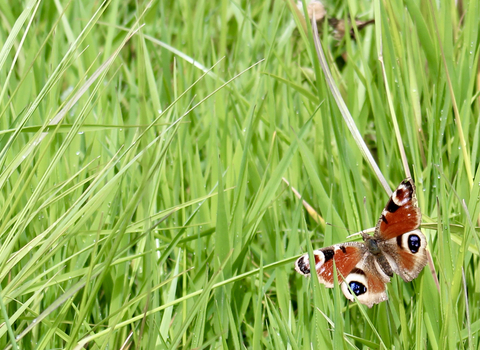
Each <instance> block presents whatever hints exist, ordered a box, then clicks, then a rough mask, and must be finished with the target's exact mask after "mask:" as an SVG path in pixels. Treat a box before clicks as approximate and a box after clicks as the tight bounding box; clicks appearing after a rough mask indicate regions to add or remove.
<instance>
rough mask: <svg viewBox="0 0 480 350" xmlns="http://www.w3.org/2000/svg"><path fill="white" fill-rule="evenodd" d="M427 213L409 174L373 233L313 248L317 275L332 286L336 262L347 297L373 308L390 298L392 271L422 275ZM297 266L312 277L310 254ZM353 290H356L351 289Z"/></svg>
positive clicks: (403, 275) (406, 278)
mask: <svg viewBox="0 0 480 350" xmlns="http://www.w3.org/2000/svg"><path fill="white" fill-rule="evenodd" d="M421 219H422V213H421V212H420V208H418V206H417V198H416V194H415V184H414V183H413V180H412V179H411V178H407V179H405V180H403V181H402V183H400V185H398V187H397V189H396V190H395V191H394V192H393V194H392V196H391V197H390V199H389V201H388V202H387V205H386V206H385V209H383V211H382V215H381V216H380V219H379V220H378V222H377V225H376V226H375V233H374V235H373V237H372V236H371V235H369V234H367V233H365V232H362V237H363V241H364V242H363V243H362V242H348V243H341V244H335V245H333V246H330V247H325V248H322V249H317V250H314V251H313V257H314V258H315V264H314V268H315V270H316V273H317V276H318V280H319V281H320V283H323V284H324V285H325V286H326V287H327V288H333V285H334V284H333V278H334V273H333V262H334V261H335V266H336V267H337V276H338V279H339V283H340V286H341V289H342V292H343V294H344V295H345V297H346V298H347V299H349V300H351V301H353V300H354V297H353V294H355V295H356V297H357V299H358V301H359V302H360V303H362V304H365V305H367V306H368V307H372V306H373V304H378V303H380V302H382V301H385V300H387V299H388V297H387V293H386V292H385V288H386V286H385V283H388V282H390V278H391V277H392V276H393V273H396V274H397V275H399V276H400V277H401V278H402V279H403V280H404V281H405V282H410V281H411V280H413V279H414V278H416V277H417V276H418V274H419V273H420V272H421V271H422V269H423V268H424V267H425V265H426V264H427V259H428V258H427V250H426V248H427V240H426V238H425V236H424V235H423V233H422V232H421V231H420V230H419V229H418V228H419V226H420V222H421ZM295 270H296V271H297V272H298V273H300V274H302V275H304V276H309V275H310V271H311V264H310V261H309V256H308V254H304V255H302V256H301V257H300V258H298V260H297V261H296V262H295ZM352 293H353V294H352Z"/></svg>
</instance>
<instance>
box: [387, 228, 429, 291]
mask: <svg viewBox="0 0 480 350" xmlns="http://www.w3.org/2000/svg"><path fill="white" fill-rule="evenodd" d="M378 245H379V247H380V249H381V250H382V252H383V254H384V255H385V257H386V258H387V260H388V263H389V264H390V266H391V267H392V269H393V271H394V272H395V273H396V274H397V275H400V277H402V279H403V280H404V281H405V282H410V281H411V280H413V279H414V278H416V277H417V276H418V274H419V273H420V272H421V271H422V270H423V268H424V267H425V265H426V264H427V262H428V260H427V259H428V258H427V250H426V248H427V239H426V238H425V236H424V235H423V233H422V232H421V231H420V230H413V231H410V232H407V233H404V234H403V235H400V236H397V237H395V238H391V239H389V240H386V241H383V242H379V243H378Z"/></svg>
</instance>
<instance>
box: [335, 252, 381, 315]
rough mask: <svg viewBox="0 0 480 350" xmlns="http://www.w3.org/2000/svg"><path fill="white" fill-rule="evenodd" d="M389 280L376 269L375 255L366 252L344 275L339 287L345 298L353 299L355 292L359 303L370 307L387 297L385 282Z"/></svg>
mask: <svg viewBox="0 0 480 350" xmlns="http://www.w3.org/2000/svg"><path fill="white" fill-rule="evenodd" d="M389 281H390V278H389V277H388V276H387V275H385V274H384V273H383V272H382V271H379V270H378V269H377V267H376V264H375V257H374V256H373V255H371V254H367V255H366V256H365V258H364V259H362V260H361V261H360V262H359V263H358V264H357V266H355V268H354V269H353V270H352V271H351V272H350V274H349V275H348V276H346V277H345V281H344V283H342V286H341V287H342V292H343V294H344V295H345V297H346V298H347V299H349V300H352V301H353V300H354V297H353V294H355V295H356V297H357V299H358V301H359V302H360V303H362V304H365V305H367V306H368V307H372V306H373V304H378V303H380V302H382V301H385V300H387V299H388V297H387V293H386V292H385V283H386V282H389ZM352 293H353V294H352Z"/></svg>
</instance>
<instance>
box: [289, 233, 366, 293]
mask: <svg viewBox="0 0 480 350" xmlns="http://www.w3.org/2000/svg"><path fill="white" fill-rule="evenodd" d="M366 253H367V250H366V247H365V245H364V244H363V243H359V242H349V243H342V244H336V245H333V246H331V247H325V248H322V249H317V250H314V251H313V256H314V258H315V264H314V265H313V269H315V271H316V273H317V276H318V280H319V282H320V283H323V284H324V285H325V286H326V287H328V288H333V262H334V261H335V266H336V267H337V276H338V278H339V281H340V282H341V281H342V276H344V277H345V276H347V275H348V274H349V273H350V272H351V271H352V270H353V269H354V268H355V266H356V265H357V264H358V262H359V261H360V260H361V259H362V258H363V256H364V255H365V254H366ZM311 269H312V264H310V259H309V257H308V254H304V255H302V256H301V257H300V258H298V259H297V261H296V262H295V270H296V271H297V272H298V273H300V274H302V275H304V276H310V273H311Z"/></svg>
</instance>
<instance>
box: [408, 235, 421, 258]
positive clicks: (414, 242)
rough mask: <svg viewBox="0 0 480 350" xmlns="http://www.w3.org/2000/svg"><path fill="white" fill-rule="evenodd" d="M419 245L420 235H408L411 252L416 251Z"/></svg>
mask: <svg viewBox="0 0 480 350" xmlns="http://www.w3.org/2000/svg"><path fill="white" fill-rule="evenodd" d="M420 245H421V242H420V237H418V236H417V235H410V236H408V248H409V249H410V251H411V252H412V253H413V254H415V253H418V251H419V249H420Z"/></svg>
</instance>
